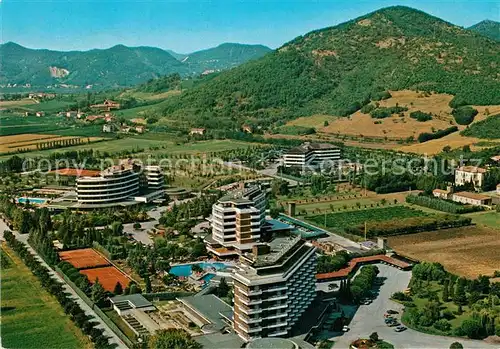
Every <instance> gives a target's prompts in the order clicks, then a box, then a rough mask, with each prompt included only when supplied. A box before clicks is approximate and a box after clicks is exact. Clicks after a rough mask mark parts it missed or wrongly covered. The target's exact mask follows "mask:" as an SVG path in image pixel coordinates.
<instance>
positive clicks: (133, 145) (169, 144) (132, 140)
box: [0, 135, 255, 160]
mask: <svg viewBox="0 0 500 349" xmlns="http://www.w3.org/2000/svg"><path fill="white" fill-rule="evenodd" d="M45 136H46V135H45ZM147 136H148V137H151V135H147ZM159 136H161V139H151V138H146V137H127V138H121V139H112V140H102V141H100V142H96V143H90V144H83V145H76V146H70V147H64V148H60V149H51V150H34V151H31V152H29V153H27V154H26V156H33V157H35V156H48V155H49V154H52V153H54V152H65V151H78V150H84V149H94V150H98V151H102V152H110V153H113V152H121V151H124V150H136V149H141V150H143V153H148V152H150V150H149V148H150V147H160V148H161V149H158V150H155V154H161V153H162V152H163V153H165V154H192V155H195V154H204V153H210V152H218V151H223V150H233V149H237V148H247V147H250V146H252V145H255V144H252V143H248V142H238V141H231V140H213V141H200V142H193V143H187V144H176V143H175V142H174V141H173V140H167V139H166V138H167V137H166V136H165V135H159ZM92 138H93V137H91V139H92ZM84 139H85V140H86V139H87V137H85V138H84ZM0 140H1V138H0ZM8 157H9V155H6V156H0V160H1V159H2V158H4V159H5V158H8Z"/></svg>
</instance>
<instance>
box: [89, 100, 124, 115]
mask: <svg viewBox="0 0 500 349" xmlns="http://www.w3.org/2000/svg"><path fill="white" fill-rule="evenodd" d="M90 107H91V108H94V109H99V110H102V111H107V112H109V111H111V110H112V109H120V103H118V102H115V101H112V100H110V99H106V100H105V101H104V102H102V103H100V104H94V105H91V106H90Z"/></svg>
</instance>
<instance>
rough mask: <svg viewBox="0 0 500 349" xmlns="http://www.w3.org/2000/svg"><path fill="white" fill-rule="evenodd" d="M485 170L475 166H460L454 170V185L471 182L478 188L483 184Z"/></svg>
mask: <svg viewBox="0 0 500 349" xmlns="http://www.w3.org/2000/svg"><path fill="white" fill-rule="evenodd" d="M486 172H487V170H486V169H484V168H481V167H477V166H461V167H459V168H457V169H456V170H455V185H457V186H462V185H465V184H467V183H472V184H474V187H475V188H480V187H482V186H483V183H484V175H485V174H486Z"/></svg>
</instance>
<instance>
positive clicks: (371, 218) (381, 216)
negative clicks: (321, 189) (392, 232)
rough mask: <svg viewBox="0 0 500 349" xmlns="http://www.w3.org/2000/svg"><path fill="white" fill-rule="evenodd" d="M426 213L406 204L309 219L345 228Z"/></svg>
mask: <svg viewBox="0 0 500 349" xmlns="http://www.w3.org/2000/svg"><path fill="white" fill-rule="evenodd" d="M425 215H426V214H425V213H424V212H422V211H419V210H415V209H411V208H409V207H406V206H392V207H383V208H370V209H365V210H355V211H346V212H338V213H326V214H321V215H316V216H312V217H308V218H307V219H308V220H309V221H311V222H313V223H314V224H319V225H323V226H326V227H327V228H332V229H338V230H345V229H346V228H354V227H358V226H360V225H362V224H364V223H365V222H383V221H390V220H394V219H396V220H401V219H405V218H410V217H420V216H425ZM325 222H326V225H325Z"/></svg>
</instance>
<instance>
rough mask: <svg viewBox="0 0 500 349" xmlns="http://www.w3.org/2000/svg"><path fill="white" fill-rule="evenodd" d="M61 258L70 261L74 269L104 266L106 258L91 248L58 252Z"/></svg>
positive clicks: (106, 261)
mask: <svg viewBox="0 0 500 349" xmlns="http://www.w3.org/2000/svg"><path fill="white" fill-rule="evenodd" d="M59 257H60V258H61V260H63V261H66V262H68V263H70V264H71V265H72V266H74V267H75V268H76V269H84V268H94V267H104V266H107V265H110V263H109V262H108V260H107V259H106V258H104V257H103V256H101V255H100V254H99V253H97V252H96V251H95V250H93V249H91V248H83V249H80V250H72V251H63V252H59Z"/></svg>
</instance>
